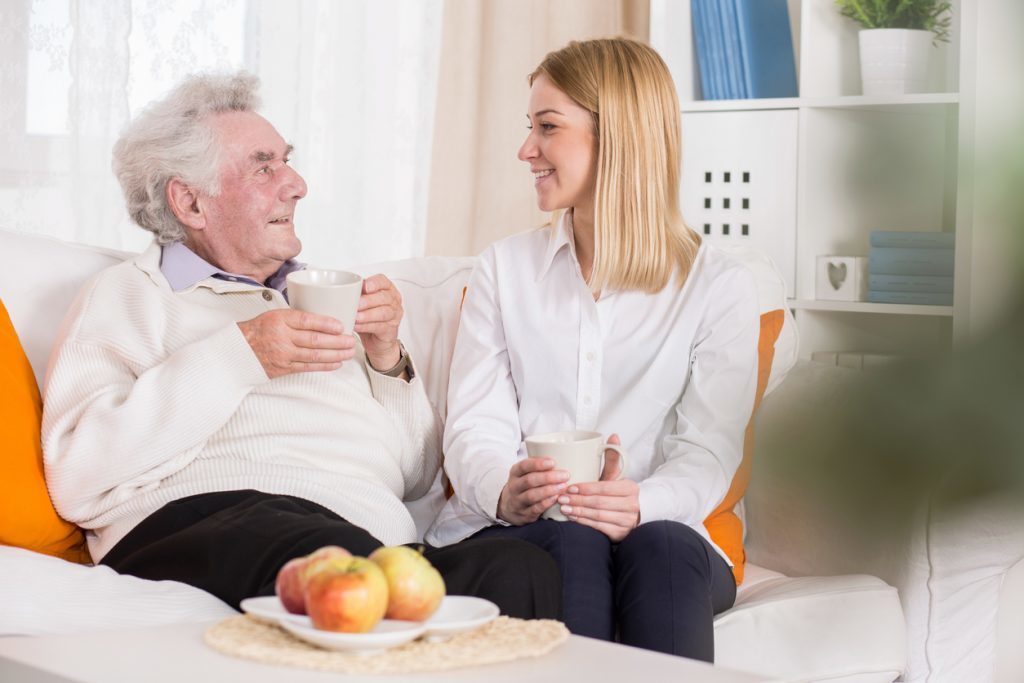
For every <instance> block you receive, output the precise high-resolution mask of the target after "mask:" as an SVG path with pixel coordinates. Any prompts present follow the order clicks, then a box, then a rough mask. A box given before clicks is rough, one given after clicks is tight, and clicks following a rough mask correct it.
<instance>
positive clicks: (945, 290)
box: [868, 230, 955, 306]
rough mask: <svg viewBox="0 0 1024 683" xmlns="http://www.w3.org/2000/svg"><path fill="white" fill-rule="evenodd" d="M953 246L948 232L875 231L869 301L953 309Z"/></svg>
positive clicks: (870, 260)
mask: <svg viewBox="0 0 1024 683" xmlns="http://www.w3.org/2000/svg"><path fill="white" fill-rule="evenodd" d="M954 246H955V244H954V236H953V233H949V232H885V231H880V230H876V231H874V232H872V233H871V251H870V253H869V254H868V301H873V302H875V303H883V304H927V305H932V306H952V305H953V253H954V252H953V248H954Z"/></svg>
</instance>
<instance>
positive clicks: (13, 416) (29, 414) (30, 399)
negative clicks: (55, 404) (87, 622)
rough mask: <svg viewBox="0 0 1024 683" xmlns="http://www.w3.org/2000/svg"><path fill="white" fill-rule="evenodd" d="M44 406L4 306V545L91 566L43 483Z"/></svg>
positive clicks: (0, 462) (0, 350)
mask: <svg viewBox="0 0 1024 683" xmlns="http://www.w3.org/2000/svg"><path fill="white" fill-rule="evenodd" d="M41 420H42V401H40V400H39V388H38V387H37V386H36V378H35V375H33V374H32V366H31V365H30V364H29V362H28V358H26V357H25V352H24V351H23V350H22V348H21V343H20V342H19V341H18V335H17V333H16V332H15V331H14V325H13V324H12V323H11V318H10V316H9V315H8V314H7V309H6V308H5V307H4V305H3V302H2V301H0V444H2V445H0V544H3V545H12V546H17V547H19V548H27V549H28V550H34V551H36V552H40V553H46V554H47V555H55V556H57V557H61V558H64V559H65V560H70V561H72V562H82V563H88V562H90V561H91V560H90V558H89V552H88V550H87V549H86V547H85V537H84V536H83V534H82V530H81V529H79V528H78V527H77V526H75V525H74V524H71V523H70V522H66V521H64V520H63V519H61V518H60V517H59V516H58V515H57V511H56V510H54V509H53V503H52V502H51V501H50V494H49V493H48V492H47V490H46V481H45V480H44V479H43V451H42V448H41V447H40V445H39V429H40V422H41Z"/></svg>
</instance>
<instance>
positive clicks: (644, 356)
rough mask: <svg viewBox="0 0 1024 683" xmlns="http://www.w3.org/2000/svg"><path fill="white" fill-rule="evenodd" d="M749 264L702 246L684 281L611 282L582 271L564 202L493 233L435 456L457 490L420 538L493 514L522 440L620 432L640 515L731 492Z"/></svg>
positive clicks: (693, 512) (753, 343) (459, 342)
mask: <svg viewBox="0 0 1024 683" xmlns="http://www.w3.org/2000/svg"><path fill="white" fill-rule="evenodd" d="M759 330H760V320H759V315H758V301H757V290H756V288H755V284H754V278H753V275H752V274H751V273H750V272H749V271H748V270H747V269H746V267H744V266H743V265H741V264H739V263H738V262H736V261H734V260H732V259H731V258H730V257H729V256H727V255H726V254H724V253H723V252H721V251H719V250H717V249H715V248H714V247H713V246H711V245H709V244H706V243H705V244H704V245H702V246H701V247H700V250H699V252H698V255H697V258H696V261H695V263H694V265H693V268H692V271H691V273H690V275H689V277H688V278H687V279H686V282H685V283H684V285H683V287H682V288H681V289H680V288H679V286H678V283H677V280H676V279H675V278H673V280H672V281H671V282H670V283H669V284H668V286H666V287H665V288H664V289H663V290H661V291H660V292H658V293H656V294H647V293H644V292H637V291H606V292H603V293H602V294H601V296H600V297H599V298H598V299H597V300H596V301H595V300H594V297H593V294H592V293H591V291H590V289H589V288H588V286H587V284H586V282H585V281H584V279H583V276H582V274H581V272H580V268H579V264H578V262H577V260H576V254H575V249H574V243H573V240H572V225H571V214H569V213H566V214H565V215H564V216H563V218H562V220H561V221H560V222H559V223H558V225H556V226H554V227H551V226H548V227H544V228H541V229H539V230H534V231H531V232H526V233H522V234H519V235H515V236H513V237H509V238H507V239H504V240H501V241H499V242H497V243H495V244H493V245H491V246H490V247H489V248H488V249H487V250H486V251H484V252H483V254H481V256H480V259H479V263H478V265H477V267H476V269H475V270H474V272H473V274H472V275H471V277H470V281H469V286H468V288H467V291H466V297H465V301H464V304H463V310H462V317H461V321H460V323H459V332H458V336H457V338H456V343H455V351H454V356H453V358H452V366H451V377H450V382H449V389H448V417H447V424H446V427H445V433H444V469H445V471H446V473H447V475H448V478H449V479H450V480H451V483H452V486H453V487H454V489H455V496H454V497H452V498H451V499H450V500H449V501H448V502H447V503H446V504H445V506H444V508H443V509H442V510H441V512H440V514H439V515H438V518H437V519H436V520H435V522H434V524H433V525H432V526H431V528H430V529H429V530H428V532H427V535H426V540H427V542H428V543H431V544H433V545H448V544H450V543H454V542H456V541H459V540H461V539H463V538H466V537H467V536H469V535H471V534H473V533H475V532H477V531H479V530H480V529H483V528H484V527H487V526H490V525H494V524H505V522H503V521H501V520H498V519H497V517H496V511H497V506H498V497H499V495H500V494H501V490H502V488H503V487H504V486H505V484H506V482H507V480H508V475H509V469H510V468H511V466H512V465H513V463H515V461H516V460H518V459H519V458H524V457H526V449H525V445H524V443H523V440H524V439H525V438H526V437H527V436H530V435H532V434H540V433H544V432H553V431H561V430H572V429H580V430H593V431H599V432H601V433H603V434H604V435H605V437H606V438H607V437H608V436H609V435H610V434H612V433H617V434H619V436H620V438H621V439H622V444H623V445H624V446H625V448H626V449H627V451H628V457H627V462H626V471H625V472H624V474H623V476H624V477H628V478H630V479H633V480H634V481H636V482H638V483H639V487H640V494H639V498H640V519H641V521H642V522H648V521H654V520H661V519H668V520H675V521H678V522H682V523H684V524H688V525H690V526H692V527H693V528H694V529H696V530H697V531H698V532H699V533H701V534H702V535H703V536H704V537H705V538H707V539H708V541H711V539H710V537H709V536H708V533H707V531H706V530H705V528H704V525H703V521H704V519H705V518H706V517H707V516H708V515H709V514H710V513H711V512H712V511H713V510H714V509H715V507H716V506H717V505H718V504H719V503H720V502H721V501H722V499H723V498H724V497H725V494H726V492H727V491H728V489H729V485H730V483H731V481H732V478H733V476H734V475H735V474H736V471H737V468H738V467H739V465H740V461H741V458H742V453H743V438H744V431H745V429H746V427H747V423H748V421H749V420H750V417H751V411H752V409H753V405H754V395H755V390H756V386H757V344H758V334H759Z"/></svg>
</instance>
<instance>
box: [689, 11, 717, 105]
mask: <svg viewBox="0 0 1024 683" xmlns="http://www.w3.org/2000/svg"><path fill="white" fill-rule="evenodd" d="M704 15H705V8H704V0H690V23H691V24H692V26H693V44H694V47H695V48H696V49H695V53H696V55H697V67H698V68H699V70H700V96H701V98H702V99H705V100H713V99H715V86H714V83H713V82H712V78H711V46H710V45H708V33H707V21H706V19H705V16H704Z"/></svg>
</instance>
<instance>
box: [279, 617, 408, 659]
mask: <svg viewBox="0 0 1024 683" xmlns="http://www.w3.org/2000/svg"><path fill="white" fill-rule="evenodd" d="M280 624H281V628H283V629H284V630H286V631H288V632H289V633H293V634H295V635H296V636H298V637H299V638H302V639H303V640H305V641H306V642H308V643H312V644H314V645H319V646H320V647H323V648H327V649H328V650H342V651H346V652H358V653H360V654H373V653H375V652H380V651H382V650H386V649H388V648H389V647H394V646H396V645H402V644H403V643H408V642H409V641H410V640H415V639H416V638H419V637H420V636H421V635H423V632H424V631H426V630H427V627H426V626H425V625H424V623H423V622H418V621H396V620H394V619H384V620H383V621H381V622H380V623H378V624H377V625H376V626H374V627H373V630H372V631H370V632H369V633H337V632H335V631H321V630H319V629H315V628H313V627H312V626H299V625H298V624H295V623H293V622H291V621H281V622H280Z"/></svg>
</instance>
